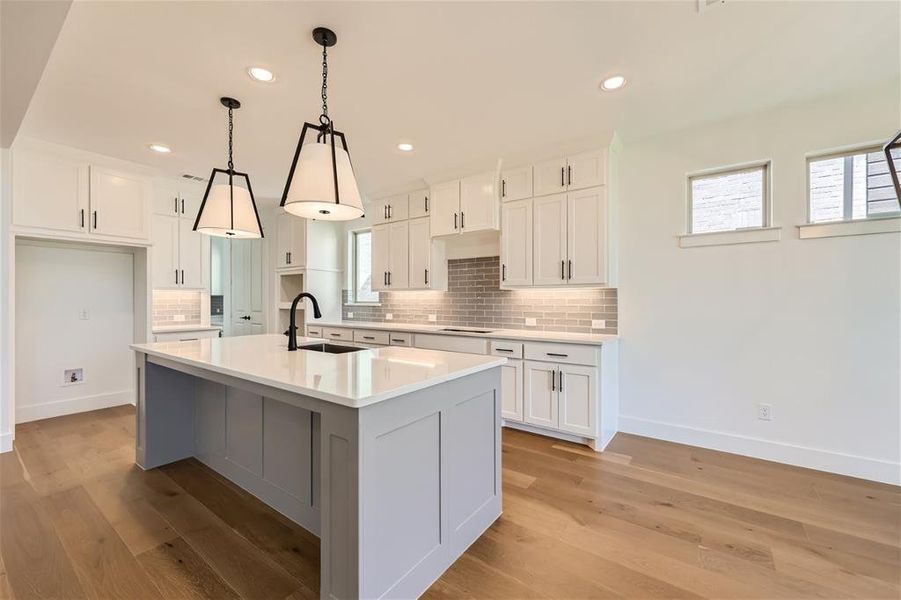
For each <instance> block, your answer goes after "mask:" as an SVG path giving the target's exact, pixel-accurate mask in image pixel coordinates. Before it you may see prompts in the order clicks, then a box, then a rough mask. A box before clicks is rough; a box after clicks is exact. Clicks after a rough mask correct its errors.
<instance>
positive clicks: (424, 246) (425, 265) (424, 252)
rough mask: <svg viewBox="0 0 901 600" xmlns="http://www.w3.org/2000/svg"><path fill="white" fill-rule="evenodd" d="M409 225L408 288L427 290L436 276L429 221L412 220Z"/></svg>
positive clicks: (421, 219)
mask: <svg viewBox="0 0 901 600" xmlns="http://www.w3.org/2000/svg"><path fill="white" fill-rule="evenodd" d="M411 208H412V206H411ZM409 223H410V230H409V235H410V238H409V239H410V243H409V252H410V276H409V277H410V279H409V282H408V286H409V288H410V289H411V290H427V289H429V288H430V287H431V284H432V283H433V279H434V276H435V273H434V272H430V271H433V269H432V262H431V261H432V236H431V235H429V219H428V218H419V219H410V221H409ZM436 243H440V242H436Z"/></svg>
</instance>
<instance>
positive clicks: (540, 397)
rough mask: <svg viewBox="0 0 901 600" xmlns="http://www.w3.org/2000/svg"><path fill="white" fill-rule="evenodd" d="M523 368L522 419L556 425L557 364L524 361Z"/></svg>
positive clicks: (533, 423) (535, 423)
mask: <svg viewBox="0 0 901 600" xmlns="http://www.w3.org/2000/svg"><path fill="white" fill-rule="evenodd" d="M523 370H524V377H523V421H525V422H526V423H531V424H532V425H541V426H544V427H557V423H558V415H557V392H556V389H555V387H556V384H555V381H556V372H557V365H555V364H552V363H543V362H532V361H525V362H524V363H523Z"/></svg>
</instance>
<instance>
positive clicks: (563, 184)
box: [560, 167, 566, 187]
mask: <svg viewBox="0 0 901 600" xmlns="http://www.w3.org/2000/svg"><path fill="white" fill-rule="evenodd" d="M564 171H566V169H565V168H563V167H560V187H565V186H566V180H565V179H564V178H563V175H564Z"/></svg>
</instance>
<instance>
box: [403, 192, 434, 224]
mask: <svg viewBox="0 0 901 600" xmlns="http://www.w3.org/2000/svg"><path fill="white" fill-rule="evenodd" d="M407 204H408V206H409V210H410V218H411V219H417V218H419V217H427V216H429V212H430V209H431V206H429V190H428V189H424V190H416V191H415V192H410V193H409V194H407Z"/></svg>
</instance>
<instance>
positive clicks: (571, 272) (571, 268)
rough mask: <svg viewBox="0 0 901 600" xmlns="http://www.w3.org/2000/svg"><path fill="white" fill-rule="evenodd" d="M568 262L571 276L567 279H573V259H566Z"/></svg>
mask: <svg viewBox="0 0 901 600" xmlns="http://www.w3.org/2000/svg"><path fill="white" fill-rule="evenodd" d="M566 263H567V265H568V267H567V268H568V269H569V277H567V279H572V278H573V261H571V260H568V261H566Z"/></svg>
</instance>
